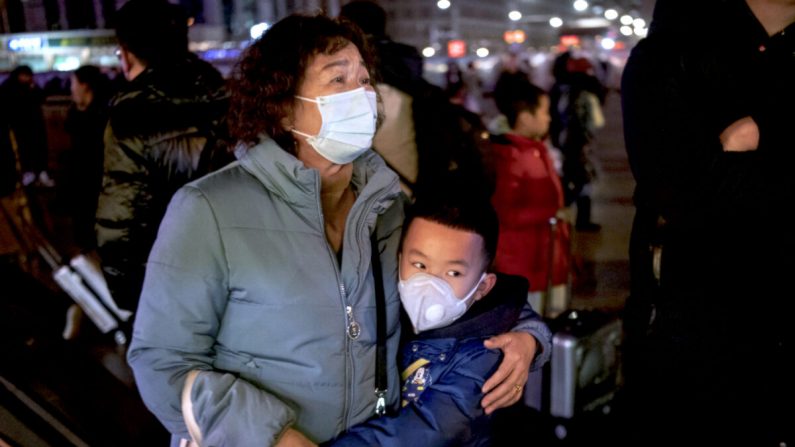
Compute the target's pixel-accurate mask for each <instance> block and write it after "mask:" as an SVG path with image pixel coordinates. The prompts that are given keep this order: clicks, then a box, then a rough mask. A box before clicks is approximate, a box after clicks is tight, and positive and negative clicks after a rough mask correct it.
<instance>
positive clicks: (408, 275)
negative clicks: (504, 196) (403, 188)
mask: <svg viewBox="0 0 795 447" xmlns="http://www.w3.org/2000/svg"><path fill="white" fill-rule="evenodd" d="M460 192H461V191H460V190H459V191H457V192H452V191H450V192H448V193H447V194H445V196H446V197H444V198H439V197H435V198H433V199H428V198H419V199H418V200H417V202H415V203H414V205H412V206H411V207H410V209H409V211H408V215H407V217H406V220H405V223H404V229H405V231H404V233H403V239H402V241H401V248H400V258H399V265H400V271H399V277H400V281H399V283H398V290H399V293H400V300H401V303H402V318H403V321H404V327H406V328H407V329H406V330H405V331H404V335H403V340H402V341H401V353H400V369H401V375H400V380H401V405H400V410H399V412H398V413H397V414H394V415H390V416H384V417H381V418H378V419H372V420H370V421H367V422H365V423H362V424H359V425H356V426H354V427H353V428H351V429H349V430H348V431H347V432H345V433H344V434H343V435H341V436H339V437H338V438H337V439H335V440H334V441H333V442H329V443H327V444H324V445H333V446H337V447H339V446H362V447H364V446H372V445H379V446H407V447H408V446H418V445H422V446H428V447H434V446H445V445H456V446H474V445H479V446H485V445H491V436H492V428H491V422H492V418H491V416H490V415H487V414H486V413H485V411H484V409H483V407H482V406H481V405H480V401H481V399H482V398H483V392H482V388H483V383H484V382H485V380H486V378H487V377H488V376H489V375H491V374H492V373H493V372H494V371H495V370H496V369H497V366H498V364H499V361H500V359H501V357H502V354H501V353H500V351H498V350H492V349H487V348H486V347H484V346H483V341H484V340H485V339H487V338H489V337H491V336H493V335H495V334H499V333H501V332H504V331H506V330H510V328H511V327H512V326H513V325H514V324H515V323H516V321H517V318H518V317H519V314H520V311H521V310H522V307H523V306H524V305H525V302H526V299H527V293H526V292H527V288H528V284H527V280H526V279H525V278H523V277H521V276H514V275H507V274H503V273H493V272H492V271H491V269H490V266H491V263H492V260H493V259H494V256H495V254H496V251H497V235H498V222H497V213H496V212H495V210H494V208H492V206H491V204H490V203H489V201H488V199H487V198H486V197H483V198H473V197H471V196H470V195H467V196H466V198H465V200H462V196H461V195H460ZM533 318H534V319H535V320H536V322H537V325H536V326H535V329H534V330H533V331H532V334H533V336H534V337H535V339H536V343H537V344H538V345H539V347H540V348H539V349H538V351H537V352H538V355H537V357H536V359H535V361H534V362H533V364H532V366H531V369H533V370H535V369H538V368H540V367H542V366H543V365H544V363H545V362H546V361H547V360H548V359H549V353H550V348H551V338H552V337H551V333H550V332H549V329H548V328H547V327H546V325H545V324H544V323H543V321H541V318H540V317H539V316H538V315H537V314H535V313H534V314H533ZM408 328H412V329H413V331H410V330H408ZM516 392H517V393H519V392H521V389H520V387H516Z"/></svg>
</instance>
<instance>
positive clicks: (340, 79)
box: [331, 76, 345, 83]
mask: <svg viewBox="0 0 795 447" xmlns="http://www.w3.org/2000/svg"><path fill="white" fill-rule="evenodd" d="M331 82H334V83H344V82H345V78H343V77H342V76H337V77H336V78H334V79H332V80H331Z"/></svg>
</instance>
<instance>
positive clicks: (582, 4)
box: [574, 0, 588, 11]
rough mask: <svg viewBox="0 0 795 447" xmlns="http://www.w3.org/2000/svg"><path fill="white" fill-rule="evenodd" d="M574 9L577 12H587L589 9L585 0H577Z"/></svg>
mask: <svg viewBox="0 0 795 447" xmlns="http://www.w3.org/2000/svg"><path fill="white" fill-rule="evenodd" d="M574 9H576V10H577V11H585V10H586V9H588V2H586V1H585V0H577V1H575V2H574Z"/></svg>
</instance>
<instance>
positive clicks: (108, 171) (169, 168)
mask: <svg viewBox="0 0 795 447" xmlns="http://www.w3.org/2000/svg"><path fill="white" fill-rule="evenodd" d="M115 24H116V37H117V38H118V41H119V49H118V51H117V54H118V56H119V61H120V64H121V68H122V72H123V73H124V76H125V78H126V79H127V80H128V81H129V82H128V83H127V84H126V85H125V86H123V87H122V90H121V91H120V92H118V93H117V94H116V96H115V97H114V98H113V99H112V100H111V103H110V110H109V122H108V129H107V131H106V132H105V144H104V146H105V150H104V176H103V182H102V190H101V193H100V196H99V202H98V208H97V246H98V247H97V248H98V252H99V255H100V257H101V259H102V266H103V270H104V273H105V277H106V279H107V281H108V286H109V288H110V291H111V293H112V295H113V297H114V298H115V299H116V301H117V302H118V304H119V306H120V307H122V308H125V309H130V310H134V309H135V307H136V304H137V302H138V295H139V294H140V290H141V285H142V283H143V276H144V264H145V263H146V258H147V256H148V255H149V250H150V248H151V247H152V243H153V242H154V240H155V235H156V234H157V229H158V226H159V225H160V220H161V219H162V218H163V214H164V213H165V210H166V206H167V205H168V202H169V200H170V199H171V196H172V195H173V194H174V192H175V191H176V190H177V189H178V188H179V187H181V186H182V185H184V184H185V183H187V182H189V181H190V180H193V179H195V178H198V177H201V176H202V175H204V174H205V173H207V172H208V171H209V170H211V169H213V167H214V165H216V164H223V163H224V162H225V161H226V159H225V157H224V155H225V153H226V147H225V146H224V141H225V139H226V138H225V134H226V130H225V127H226V126H225V123H224V119H225V114H226V110H227V106H228V93H227V90H226V86H225V84H226V82H225V80H224V79H223V77H222V76H221V74H220V73H219V72H218V70H216V69H215V68H214V67H212V66H211V65H210V64H208V63H207V62H204V61H202V60H200V59H199V58H198V57H197V56H196V55H194V54H192V53H190V52H189V51H188V23H187V17H186V16H185V14H184V12H183V11H182V10H181V8H180V7H179V6H177V5H173V4H169V3H168V2H166V1H165V0H151V1H150V0H131V1H129V2H127V3H125V4H124V6H122V8H121V9H119V11H118V14H117V16H116V21H115ZM219 155H220V159H216V156H219Z"/></svg>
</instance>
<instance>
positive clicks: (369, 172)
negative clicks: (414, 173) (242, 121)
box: [240, 138, 400, 214]
mask: <svg viewBox="0 0 795 447" xmlns="http://www.w3.org/2000/svg"><path fill="white" fill-rule="evenodd" d="M240 164H241V166H242V167H243V168H244V169H245V170H246V171H248V172H249V173H251V174H252V175H253V176H255V177H256V178H257V179H258V180H259V181H260V182H261V183H262V184H263V185H264V186H265V187H266V188H267V189H268V190H269V191H270V192H271V193H273V194H275V195H276V196H278V197H280V198H281V199H282V200H284V201H285V202H288V203H291V204H293V205H296V206H301V207H306V206H312V207H316V206H317V205H318V200H319V197H320V174H319V173H318V171H317V170H315V169H311V168H307V167H306V166H304V164H303V162H301V161H300V160H299V159H297V158H296V157H295V156H294V155H292V154H290V153H288V152H287V151H285V150H284V149H282V148H281V147H280V146H279V145H278V144H277V143H276V142H275V141H273V140H272V139H270V138H263V139H262V140H261V142H260V143H259V144H257V145H256V146H253V147H251V148H249V149H248V150H247V151H246V152H245V153H244V154H243V155H242V156H241V157H240ZM351 184H352V185H353V188H354V191H355V192H356V194H357V201H359V200H360V199H369V198H370V197H372V196H375V195H377V194H378V193H379V192H384V194H383V197H381V198H380V199H381V200H379V203H378V204H377V205H376V211H377V214H380V212H382V211H383V210H384V209H386V208H387V207H388V206H389V205H390V204H391V203H392V201H394V200H395V198H396V197H397V195H398V194H399V193H400V188H399V186H398V178H397V175H396V174H395V173H394V172H393V171H392V170H390V169H389V168H388V167H387V166H386V164H385V163H384V160H383V159H382V158H381V157H380V156H379V155H378V154H376V153H375V152H374V151H372V150H370V151H367V152H365V153H364V154H363V155H361V156H360V157H359V158H357V159H356V160H354V162H353V176H352V178H351Z"/></svg>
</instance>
